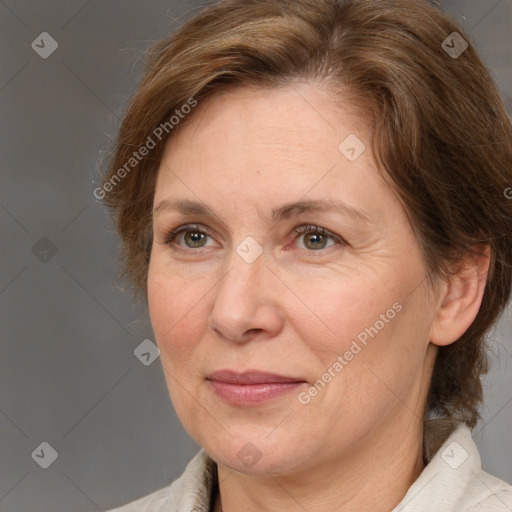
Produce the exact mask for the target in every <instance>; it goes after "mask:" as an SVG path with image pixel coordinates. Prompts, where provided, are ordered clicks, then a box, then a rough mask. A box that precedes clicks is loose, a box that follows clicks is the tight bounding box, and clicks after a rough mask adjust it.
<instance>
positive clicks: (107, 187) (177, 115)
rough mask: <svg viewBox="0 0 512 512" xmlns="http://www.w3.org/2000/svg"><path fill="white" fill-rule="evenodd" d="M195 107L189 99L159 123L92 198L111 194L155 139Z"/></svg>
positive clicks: (165, 133)
mask: <svg viewBox="0 0 512 512" xmlns="http://www.w3.org/2000/svg"><path fill="white" fill-rule="evenodd" d="M196 106H197V100H196V99H194V98H189V99H188V101H187V102H186V103H184V104H183V105H182V106H181V107H180V108H179V109H178V108H177V109H175V110H174V114H173V115H172V116H171V117H170V118H169V120H168V121H165V122H162V123H160V124H159V125H158V126H157V127H156V128H155V129H154V130H153V131H152V132H151V135H149V136H148V138H147V139H146V142H144V144H142V146H140V147H139V149H138V150H137V151H134V152H133V153H132V156H131V157H130V158H129V159H128V160H127V161H126V162H125V164H124V165H123V166H122V167H120V168H119V169H118V170H117V172H116V173H115V174H114V175H113V176H111V177H110V179H109V180H107V181H105V183H103V185H102V186H101V187H96V188H95V189H94V190H93V194H94V197H95V198H96V199H100V200H102V199H104V198H105V195H106V193H107V192H111V191H112V190H113V189H114V188H115V187H116V185H117V184H118V183H119V182H120V181H121V180H122V179H123V178H125V177H126V176H127V175H128V174H129V173H130V172H131V171H132V170H133V169H134V168H135V167H137V165H138V164H139V162H140V161H142V159H143V158H145V157H146V156H148V155H149V153H150V152H151V150H152V149H154V148H155V147H156V145H157V142H156V140H155V139H158V140H159V141H162V140H163V139H164V138H165V137H166V136H167V135H169V134H170V133H171V131H172V130H173V129H174V128H176V126H178V125H179V124H180V122H181V120H182V119H185V117H186V116H187V115H188V114H190V112H192V109H193V108H194V107H196Z"/></svg>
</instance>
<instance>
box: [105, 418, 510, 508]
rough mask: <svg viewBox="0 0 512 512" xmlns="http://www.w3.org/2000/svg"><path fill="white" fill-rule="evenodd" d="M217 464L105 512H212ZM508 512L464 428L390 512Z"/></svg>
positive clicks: (197, 461) (506, 498)
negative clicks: (483, 468)
mask: <svg viewBox="0 0 512 512" xmlns="http://www.w3.org/2000/svg"><path fill="white" fill-rule="evenodd" d="M216 489H217V465H216V464H215V462H214V461H213V460H212V459H211V458H210V457H209V456H208V454H207V453H206V452H205V451H204V450H200V451H199V453H198V454H197V455H196V456H195V457H194V458H193V459H192V460H191V461H190V462H189V464H188V466H187V468H186V469H185V471H184V473H183V474H182V476H181V477H180V478H179V479H178V480H176V481H174V482H173V483H172V484H171V485H169V486H168V487H165V488H163V489H160V490H158V491H156V492H153V493H151V494H149V495H147V496H145V497H143V498H141V499H139V500H137V501H134V502H132V503H129V504H127V505H125V506H123V507H120V508H116V509H113V510H111V511H109V512H211V505H212V499H213V496H214V494H215V492H216ZM432 511H435V512H512V486H511V485H509V484H507V483H505V482H503V481H502V480H499V479H498V478H495V477H493V476H491V475H489V474H488V473H486V472H485V471H483V470H482V466H481V460H480V455H479V453H478V448H477V446H476V444H475V442H474V441H473V438H472V437H471V431H470V429H469V428H467V427H466V426H459V427H458V428H457V429H456V430H455V431H454V432H453V433H452V434H451V435H450V436H449V437H448V439H447V440H446V441H445V442H444V443H443V444H442V446H441V447H440V449H439V450H438V451H437V453H436V454H435V455H434V456H433V458H432V460H431V461H430V462H429V463H428V464H427V466H426V467H425V469H424V470H423V472H422V473H421V475H420V476H419V477H418V479H417V480H416V481H415V482H414V483H413V484H412V486H411V487H410V488H409V490H408V492H407V494H406V495H405V496H404V498H403V499H402V501H401V502H400V503H399V504H398V505H397V506H396V507H395V508H394V509H393V510H392V511H390V512H432Z"/></svg>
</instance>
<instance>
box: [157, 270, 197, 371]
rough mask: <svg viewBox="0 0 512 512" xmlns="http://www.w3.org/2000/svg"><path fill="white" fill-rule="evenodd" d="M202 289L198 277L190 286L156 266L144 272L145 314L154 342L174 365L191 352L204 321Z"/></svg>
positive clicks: (187, 357) (163, 356)
mask: <svg viewBox="0 0 512 512" xmlns="http://www.w3.org/2000/svg"><path fill="white" fill-rule="evenodd" d="M206 291H207V289H206V290H204V289H203V287H202V286H201V281H195V282H194V284H193V286H191V285H190V283H187V282H185V281H183V280H181V279H179V278H176V277H175V276H172V277H171V276H169V275H165V273H163V272H158V269H156V268H153V269H152V268H150V271H149V274H148V303H149V314H150V319H151V324H152V326H153V331H154V333H155V337H156V342H157V344H158V346H159V348H160V350H161V352H162V358H163V360H164V361H165V360H166V359H169V360H170V361H172V362H173V366H176V363H177V362H178V361H186V360H188V359H189V355H190V354H191V353H192V352H193V350H194V348H195V346H196V344H197V342H198V341H199V339H200V337H201V334H202V332H203V331H204V327H205V325H206V316H205V313H204V307H205V300H206V297H205V294H206Z"/></svg>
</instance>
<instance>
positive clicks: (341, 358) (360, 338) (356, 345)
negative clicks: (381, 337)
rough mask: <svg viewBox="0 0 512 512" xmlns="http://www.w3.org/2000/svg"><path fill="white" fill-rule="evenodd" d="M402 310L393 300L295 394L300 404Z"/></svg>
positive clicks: (319, 390)
mask: <svg viewBox="0 0 512 512" xmlns="http://www.w3.org/2000/svg"><path fill="white" fill-rule="evenodd" d="M400 311H402V304H400V302H395V303H394V304H393V306H392V307H391V308H389V309H388V310H387V311H386V312H385V313H381V315H380V317H379V320H377V321H376V322H375V323H374V324H373V325H372V326H371V327H367V328H365V329H364V330H363V331H361V332H360V333H359V334H358V335H357V337H356V338H357V339H354V340H352V343H351V344H350V347H349V348H348V349H347V350H346V351H345V352H344V353H343V355H338V357H337V358H336V360H335V361H333V363H332V364H331V365H330V366H329V368H327V370H326V371H325V372H324V373H323V374H322V376H321V377H320V378H319V379H318V380H317V381H316V382H315V383H314V384H313V385H312V386H310V387H309V388H308V389H307V391H302V392H301V393H299V395H298V396H297V399H298V401H299V402H300V403H301V404H302V405H307V404H309V403H310V402H311V399H312V398H313V397H315V396H317V395H318V393H320V392H321V391H322V390H323V389H324V388H325V387H326V386H327V384H329V382H331V381H332V380H333V379H334V378H335V377H336V376H337V375H339V374H340V372H341V371H342V370H343V368H345V366H347V365H348V364H349V363H350V361H352V360H353V359H354V358H355V356H357V354H359V353H360V352H361V351H362V350H363V349H364V348H365V347H366V346H367V344H368V341H370V340H369V337H371V339H373V338H375V336H377V335H378V334H379V332H380V331H382V329H384V327H386V324H389V322H390V321H391V320H393V318H395V316H396V314H397V313H400Z"/></svg>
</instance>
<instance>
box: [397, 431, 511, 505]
mask: <svg viewBox="0 0 512 512" xmlns="http://www.w3.org/2000/svg"><path fill="white" fill-rule="evenodd" d="M432 510H436V511H437V512H512V486H510V485H509V484H507V483H506V482H503V481H502V480H500V479H498V478H496V477H494V476H492V475H489V474H488V473H486V472H485V471H483V470H482V465H481V459H480V454H479V452H478V448H477V446H476V444H475V442H474V440H473V438H472V435H471V430H470V429H469V428H468V427H466V426H464V425H461V426H459V428H457V429H456V430H455V431H453V432H452V433H451V435H449V437H448V438H447V439H446V440H445V441H444V443H443V444H442V445H441V447H440V448H439V449H438V450H437V451H436V453H435V455H434V456H433V458H432V459H431V460H430V462H429V463H428V464H427V465H426V466H425V469H424V470H423V472H422V473H421V475H420V476H419V478H418V479H417V480H416V482H414V483H413V485H412V486H411V487H410V488H409V490H408V492H407V494H406V495H405V497H404V499H403V501H402V502H401V503H400V504H399V505H398V507H396V508H395V509H393V512H431V511H432Z"/></svg>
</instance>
